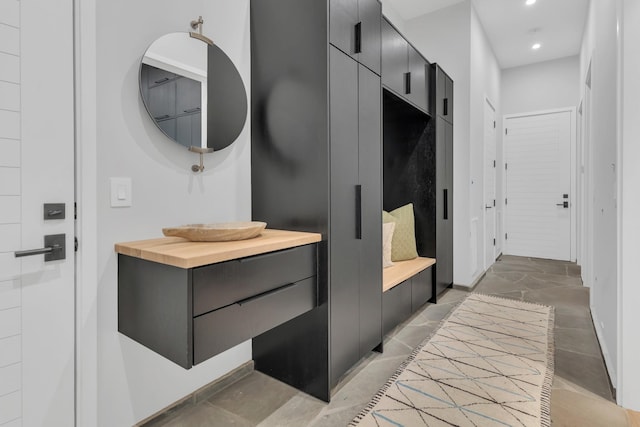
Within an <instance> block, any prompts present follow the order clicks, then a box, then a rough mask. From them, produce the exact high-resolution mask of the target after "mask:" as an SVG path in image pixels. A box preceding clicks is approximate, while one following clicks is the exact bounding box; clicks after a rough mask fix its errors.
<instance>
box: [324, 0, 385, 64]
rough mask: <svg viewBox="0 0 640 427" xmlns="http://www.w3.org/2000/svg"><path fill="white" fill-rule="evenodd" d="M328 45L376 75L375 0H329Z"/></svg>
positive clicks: (379, 10) (378, 13)
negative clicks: (329, 43)
mask: <svg viewBox="0 0 640 427" xmlns="http://www.w3.org/2000/svg"><path fill="white" fill-rule="evenodd" d="M329 9H330V10H329V16H330V19H329V27H330V38H329V40H330V42H331V44H332V45H334V46H335V47H337V48H338V49H340V50H341V51H342V52H344V53H346V54H347V55H349V56H351V57H352V58H354V59H355V60H357V61H359V62H360V63H361V64H363V65H365V66H366V67H368V68H369V69H370V70H372V71H373V72H375V73H376V74H380V16H381V14H382V5H381V4H380V2H379V1H378V0H330V2H329Z"/></svg>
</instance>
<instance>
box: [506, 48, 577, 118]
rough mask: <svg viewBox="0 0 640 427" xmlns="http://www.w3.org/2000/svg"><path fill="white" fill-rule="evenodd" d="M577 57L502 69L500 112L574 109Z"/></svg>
mask: <svg viewBox="0 0 640 427" xmlns="http://www.w3.org/2000/svg"><path fill="white" fill-rule="evenodd" d="M579 78H580V57H579V56H577V55H576V56H570V57H567V58H561V59H554V60H551V61H545V62H539V63H536V64H531V65H524V66H522V67H514V68H507V69H504V70H502V112H503V113H504V114H517V113H527V112H531V111H543V110H553V109H557V108H565V107H573V106H576V105H577V103H578V102H579V99H580V93H579V85H578V84H577V83H578V81H579Z"/></svg>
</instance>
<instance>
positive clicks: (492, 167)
mask: <svg viewBox="0 0 640 427" xmlns="http://www.w3.org/2000/svg"><path fill="white" fill-rule="evenodd" d="M495 116H496V112H495V110H494V108H493V106H492V105H491V103H489V100H488V99H486V100H485V103H484V236H485V250H484V254H485V256H484V268H485V270H486V269H488V268H489V267H491V266H492V265H493V263H494V262H495V261H496V255H497V254H496V241H497V235H496V212H497V208H496V205H497V203H496V117H495Z"/></svg>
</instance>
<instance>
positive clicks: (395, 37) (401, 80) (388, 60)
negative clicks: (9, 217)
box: [382, 19, 409, 96]
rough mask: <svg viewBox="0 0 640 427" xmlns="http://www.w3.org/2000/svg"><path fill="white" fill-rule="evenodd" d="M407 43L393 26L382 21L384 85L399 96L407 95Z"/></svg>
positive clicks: (384, 20)
mask: <svg viewBox="0 0 640 427" xmlns="http://www.w3.org/2000/svg"><path fill="white" fill-rule="evenodd" d="M407 46H408V44H407V41H406V40H405V39H404V37H402V35H401V34H400V33H399V32H397V31H396V29H395V28H393V26H392V25H391V24H390V23H389V22H387V20H386V19H383V20H382V84H384V85H385V86H386V87H387V88H389V89H391V90H392V91H394V92H395V93H396V94H398V95H403V96H404V95H405V92H406V88H405V73H406V72H407V68H408V61H409V59H408V56H407V55H408V54H407Z"/></svg>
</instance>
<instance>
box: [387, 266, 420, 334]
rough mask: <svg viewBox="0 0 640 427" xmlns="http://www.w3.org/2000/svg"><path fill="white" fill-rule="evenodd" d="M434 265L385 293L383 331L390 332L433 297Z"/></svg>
mask: <svg viewBox="0 0 640 427" xmlns="http://www.w3.org/2000/svg"><path fill="white" fill-rule="evenodd" d="M432 292H433V267H429V268H427V269H425V270H422V271H421V272H419V273H418V274H416V275H414V276H413V277H411V278H410V279H407V280H405V281H404V282H402V283H400V284H398V285H396V286H394V287H393V288H391V289H389V290H388V291H386V292H385V293H384V294H383V297H382V303H383V305H382V315H383V331H384V334H385V335H386V334H388V333H389V332H390V331H391V330H392V329H394V328H395V327H396V326H398V325H399V324H401V323H402V322H404V321H405V320H407V319H408V318H409V316H411V315H412V314H413V313H415V312H416V311H418V309H420V307H422V306H423V305H424V304H425V303H426V302H427V301H429V300H430V299H431V296H432Z"/></svg>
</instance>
